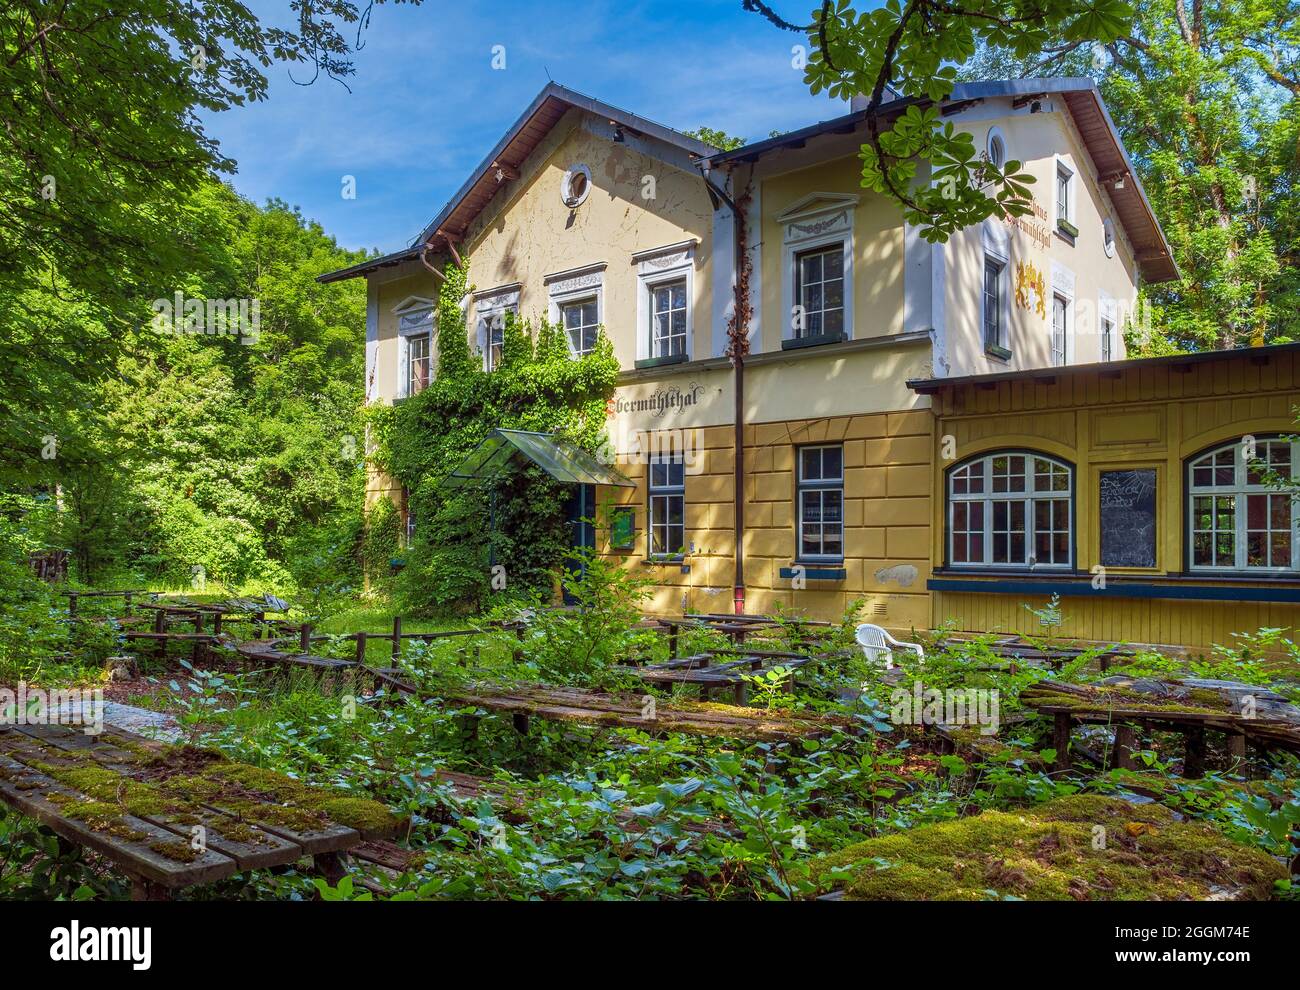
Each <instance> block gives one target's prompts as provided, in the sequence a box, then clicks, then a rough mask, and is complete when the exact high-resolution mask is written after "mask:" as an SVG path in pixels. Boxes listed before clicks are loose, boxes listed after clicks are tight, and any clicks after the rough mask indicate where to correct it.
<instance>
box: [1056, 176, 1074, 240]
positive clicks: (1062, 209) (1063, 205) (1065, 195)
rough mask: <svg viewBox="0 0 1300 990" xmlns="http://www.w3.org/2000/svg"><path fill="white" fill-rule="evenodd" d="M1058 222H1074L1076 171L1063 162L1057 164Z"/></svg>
mask: <svg viewBox="0 0 1300 990" xmlns="http://www.w3.org/2000/svg"><path fill="white" fill-rule="evenodd" d="M1056 222H1057V224H1058V225H1059V224H1061V223H1069V224H1072V223H1073V222H1074V170H1073V169H1072V168H1070V166H1068V165H1066V164H1065V162H1063V161H1059V160H1058V161H1057V163H1056Z"/></svg>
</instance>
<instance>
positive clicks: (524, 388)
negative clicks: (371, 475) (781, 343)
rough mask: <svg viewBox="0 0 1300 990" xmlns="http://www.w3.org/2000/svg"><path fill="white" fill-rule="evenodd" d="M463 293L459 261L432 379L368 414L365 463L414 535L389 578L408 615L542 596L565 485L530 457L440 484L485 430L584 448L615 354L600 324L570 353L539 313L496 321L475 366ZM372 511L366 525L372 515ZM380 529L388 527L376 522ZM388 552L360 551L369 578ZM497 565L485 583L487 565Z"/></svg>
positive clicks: (593, 440)
mask: <svg viewBox="0 0 1300 990" xmlns="http://www.w3.org/2000/svg"><path fill="white" fill-rule="evenodd" d="M469 291H472V287H471V286H470V285H469V280H468V260H466V267H465V268H464V269H458V268H457V267H456V266H455V265H449V266H448V267H447V270H446V279H445V280H444V282H443V283H442V285H441V288H440V290H439V295H438V308H437V313H436V324H437V349H438V367H437V373H436V375H435V377H434V379H433V381H432V382H431V383H430V384H429V386H428V387H427V388H425V389H424V390H423V391H421V392H419V393H418V394H416V395H414V396H411V397H410V398H407V399H405V400H403V401H402V402H400V403H398V404H396V405H394V406H380V407H375V408H373V409H372V410H371V420H370V422H371V424H372V427H373V436H374V438H375V451H374V454H373V460H374V463H375V465H376V466H377V467H378V468H380V469H382V470H384V471H386V472H387V473H389V474H390V475H391V476H392V477H393V478H395V479H397V481H398V482H399V483H400V484H401V485H402V486H403V487H404V488H405V489H406V490H407V491H408V492H409V504H410V510H411V511H412V512H413V513H414V516H415V519H416V526H415V536H414V540H413V542H412V544H411V546H409V547H407V548H405V551H404V555H405V567H404V568H403V569H402V571H401V572H400V575H399V576H398V578H397V580H396V581H395V582H393V584H394V590H395V594H396V596H397V600H398V601H399V602H400V603H401V604H402V606H403V607H404V608H406V609H408V610H414V611H418V612H431V611H441V612H461V613H467V612H476V611H478V610H479V608H481V607H482V605H483V604H484V603H485V601H486V600H487V598H488V596H489V594H490V593H491V592H492V591H493V590H498V591H499V590H508V591H510V592H511V593H519V594H521V595H527V594H529V593H534V594H536V593H541V594H543V595H545V596H547V597H549V594H550V591H551V586H552V583H553V581H554V580H555V579H556V577H557V575H558V571H557V568H558V565H559V562H560V561H561V559H562V558H563V557H564V555H565V554H566V552H567V551H568V549H569V547H570V546H571V545H572V543H573V534H572V533H571V531H570V530H569V528H568V526H566V520H565V506H566V503H567V501H568V499H569V497H570V495H571V494H572V488H571V486H566V485H562V484H559V483H557V482H555V481H553V480H551V478H549V477H548V476H547V475H546V474H545V472H543V471H542V470H541V469H539V468H538V467H536V466H535V465H532V464H527V465H526V466H523V467H522V468H518V467H516V469H514V470H509V471H507V472H504V473H503V474H501V475H499V476H497V477H495V478H491V479H487V480H486V484H484V485H470V486H466V487H460V488H451V487H448V486H447V485H446V484H445V481H446V478H447V475H448V474H449V473H450V471H451V470H452V469H453V468H454V467H455V466H456V465H458V464H460V463H461V462H462V461H463V460H464V459H465V458H466V457H467V456H468V455H469V454H470V453H472V452H473V451H474V450H475V448H477V447H478V446H479V444H480V443H482V442H483V441H484V440H485V439H487V437H488V435H489V434H490V433H491V432H492V431H493V430H494V429H497V428H507V429H516V430H529V431H533V432H540V433H553V434H557V435H559V436H561V437H563V438H565V439H566V440H569V441H572V442H573V443H575V444H577V445H578V446H579V447H581V448H583V449H585V450H587V451H590V452H592V453H595V452H596V451H597V450H598V449H599V447H600V443H601V439H602V434H603V431H604V429H605V409H606V404H607V402H608V401H609V399H610V398H611V397H612V396H613V394H614V384H615V381H616V379H617V376H618V361H617V360H616V359H615V357H614V350H613V345H612V344H611V343H610V341H609V339H608V338H607V337H606V335H605V333H604V331H603V330H602V331H601V332H600V334H599V337H598V340H597V344H596V347H595V350H594V351H593V352H592V353H590V354H587V355H584V356H583V357H581V358H576V359H575V358H574V357H573V356H572V354H571V352H570V348H569V343H568V341H567V338H566V337H565V333H564V330H563V329H562V328H561V327H559V326H556V325H553V324H551V323H549V322H547V321H546V320H544V319H543V320H540V321H539V323H538V325H537V327H536V329H534V327H533V324H532V323H531V321H528V320H518V319H515V318H514V317H513V316H510V317H507V318H506V320H505V323H504V327H503V330H502V333H503V343H502V349H501V361H500V366H499V367H497V368H496V369H494V370H493V371H491V372H487V371H484V370H483V361H482V357H481V355H479V354H477V353H473V354H472V353H471V351H470V346H469V337H468V330H467V327H466V326H465V314H464V312H463V311H462V309H461V299H462V298H463V297H464V296H465V294H466V292H469ZM387 512H388V510H387V509H386V508H385V509H380V510H377V512H376V515H375V516H372V520H371V522H372V523H379V524H380V525H384V526H387V525H388V523H386V522H384V520H385V519H386V518H387V516H386V514H387ZM385 532H388V530H387V529H385ZM393 549H394V547H393V546H392V545H391V543H390V542H388V541H387V540H385V542H383V543H382V544H376V545H374V546H373V547H368V553H369V554H370V557H369V559H368V565H369V567H370V570H371V573H372V575H381V574H383V573H384V572H385V571H386V570H387V568H388V563H389V559H388V558H387V557H386V556H385V554H388V553H391V552H392V551H393ZM493 564H499V565H501V566H502V567H504V568H506V570H505V571H504V572H498V573H499V575H500V576H499V579H498V583H500V581H501V580H504V581H505V584H506V587H505V589H501V588H499V587H498V588H496V589H493V588H492V584H491V582H492V578H493V574H492V569H491V568H492V565H493Z"/></svg>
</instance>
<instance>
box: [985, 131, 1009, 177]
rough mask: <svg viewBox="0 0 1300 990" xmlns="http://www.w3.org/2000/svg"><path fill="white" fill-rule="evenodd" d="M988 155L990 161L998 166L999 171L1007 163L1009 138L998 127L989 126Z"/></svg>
mask: <svg viewBox="0 0 1300 990" xmlns="http://www.w3.org/2000/svg"><path fill="white" fill-rule="evenodd" d="M988 156H989V162H990V163H991V164H993V165H994V166H996V167H997V169H998V171H1001V170H1002V167H1003V166H1004V165H1006V163H1007V139H1006V138H1005V137H1003V136H1002V131H1001V130H999V129H998V128H996V127H990V128H989V143H988Z"/></svg>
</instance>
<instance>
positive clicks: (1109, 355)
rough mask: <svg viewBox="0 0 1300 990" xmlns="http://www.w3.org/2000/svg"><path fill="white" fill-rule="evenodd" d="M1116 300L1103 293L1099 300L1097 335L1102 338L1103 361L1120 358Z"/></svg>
mask: <svg viewBox="0 0 1300 990" xmlns="http://www.w3.org/2000/svg"><path fill="white" fill-rule="evenodd" d="M1116 309H1117V307H1116V305H1115V300H1114V299H1112V298H1111V297H1110V296H1108V295H1106V294H1105V293H1102V295H1101V296H1099V297H1098V299H1097V333H1098V334H1099V335H1100V336H1101V360H1103V361H1114V360H1116V359H1117V358H1118V357H1119V328H1118V326H1117V322H1118V321H1117V315H1118V314H1117V312H1116Z"/></svg>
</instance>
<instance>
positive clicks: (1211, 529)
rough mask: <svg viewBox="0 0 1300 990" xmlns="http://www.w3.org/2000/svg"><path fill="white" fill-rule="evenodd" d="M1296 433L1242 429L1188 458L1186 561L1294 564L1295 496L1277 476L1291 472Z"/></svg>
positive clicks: (1228, 566) (1197, 565)
mask: <svg viewBox="0 0 1300 990" xmlns="http://www.w3.org/2000/svg"><path fill="white" fill-rule="evenodd" d="M1296 448H1297V443H1296V441H1293V440H1290V439H1288V438H1286V437H1274V438H1270V439H1255V438H1253V437H1243V438H1242V439H1240V440H1234V441H1232V442H1231V443H1226V444H1224V445H1222V446H1220V447H1216V448H1215V449H1214V450H1211V451H1208V452H1206V453H1203V454H1199V455H1197V456H1196V457H1194V458H1192V459H1190V460H1189V461H1188V463H1187V498H1188V512H1187V524H1188V539H1189V548H1190V549H1189V553H1188V563H1189V564H1190V567H1191V569H1192V570H1194V571H1196V570H1215V571H1242V572H1246V573H1250V572H1274V573H1277V572H1282V571H1294V570H1296V569H1298V568H1300V546H1298V544H1297V540H1296V526H1297V522H1300V513H1298V510H1297V506H1296V503H1295V501H1294V500H1293V499H1292V498H1291V495H1290V493H1289V492H1287V491H1279V490H1278V488H1277V487H1276V483H1281V482H1287V481H1290V479H1292V478H1293V477H1295V468H1296V465H1297V463H1300V462H1298V461H1297V456H1296Z"/></svg>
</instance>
